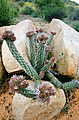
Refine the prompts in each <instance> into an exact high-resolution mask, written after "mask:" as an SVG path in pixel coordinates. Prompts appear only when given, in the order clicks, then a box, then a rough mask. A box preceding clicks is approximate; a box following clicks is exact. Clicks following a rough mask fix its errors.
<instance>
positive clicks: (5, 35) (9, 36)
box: [2, 30, 16, 41]
mask: <svg viewBox="0 0 79 120" xmlns="http://www.w3.org/2000/svg"><path fill="white" fill-rule="evenodd" d="M2 39H3V40H11V41H15V40H16V37H15V36H14V33H13V32H12V31H9V30H7V31H5V32H3V33H2Z"/></svg>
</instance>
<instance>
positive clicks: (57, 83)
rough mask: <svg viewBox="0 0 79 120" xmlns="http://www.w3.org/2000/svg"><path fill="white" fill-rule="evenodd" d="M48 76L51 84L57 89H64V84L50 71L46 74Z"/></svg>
mask: <svg viewBox="0 0 79 120" xmlns="http://www.w3.org/2000/svg"><path fill="white" fill-rule="evenodd" d="M46 76H47V77H48V78H49V79H50V82H51V83H52V84H54V85H55V86H56V87H58V88H61V87H62V83H61V82H60V81H59V80H58V79H57V78H56V77H55V76H54V75H53V74H52V73H51V72H50V71H48V72H46Z"/></svg>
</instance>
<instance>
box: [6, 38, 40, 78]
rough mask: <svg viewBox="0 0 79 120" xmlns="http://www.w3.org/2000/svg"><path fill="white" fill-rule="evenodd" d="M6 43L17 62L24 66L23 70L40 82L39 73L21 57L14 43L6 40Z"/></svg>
mask: <svg viewBox="0 0 79 120" xmlns="http://www.w3.org/2000/svg"><path fill="white" fill-rule="evenodd" d="M6 43H7V45H8V47H9V50H10V51H11V53H12V55H13V57H14V58H15V59H16V60H17V62H18V63H19V64H20V65H21V66H22V68H23V69H24V70H25V72H26V73H27V74H28V75H29V76H30V77H31V78H33V79H34V80H38V79H39V77H38V74H37V72H36V71H35V70H34V69H33V67H32V66H31V65H29V64H28V63H27V62H26V61H25V60H24V59H23V57H22V56H21V55H20V53H19V52H18V50H17V49H16V47H15V45H14V43H13V42H12V41H11V40H6Z"/></svg>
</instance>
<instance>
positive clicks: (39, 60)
mask: <svg viewBox="0 0 79 120" xmlns="http://www.w3.org/2000/svg"><path fill="white" fill-rule="evenodd" d="M43 52H44V45H43V44H42V43H41V42H40V43H39V46H38V48H37V53H36V66H35V69H36V71H37V72H39V70H40V69H41V68H42V67H43V57H44V56H43V54H44V53H43Z"/></svg>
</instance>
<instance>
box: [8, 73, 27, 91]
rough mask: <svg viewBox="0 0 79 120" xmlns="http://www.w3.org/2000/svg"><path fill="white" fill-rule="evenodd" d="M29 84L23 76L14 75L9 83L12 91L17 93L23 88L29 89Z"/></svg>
mask: <svg viewBox="0 0 79 120" xmlns="http://www.w3.org/2000/svg"><path fill="white" fill-rule="evenodd" d="M28 85H29V83H28V82H27V80H25V77H23V76H22V75H19V76H17V75H13V76H12V77H11V79H10V81H9V87H10V90H11V91H13V93H15V92H21V90H22V88H26V87H28Z"/></svg>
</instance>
